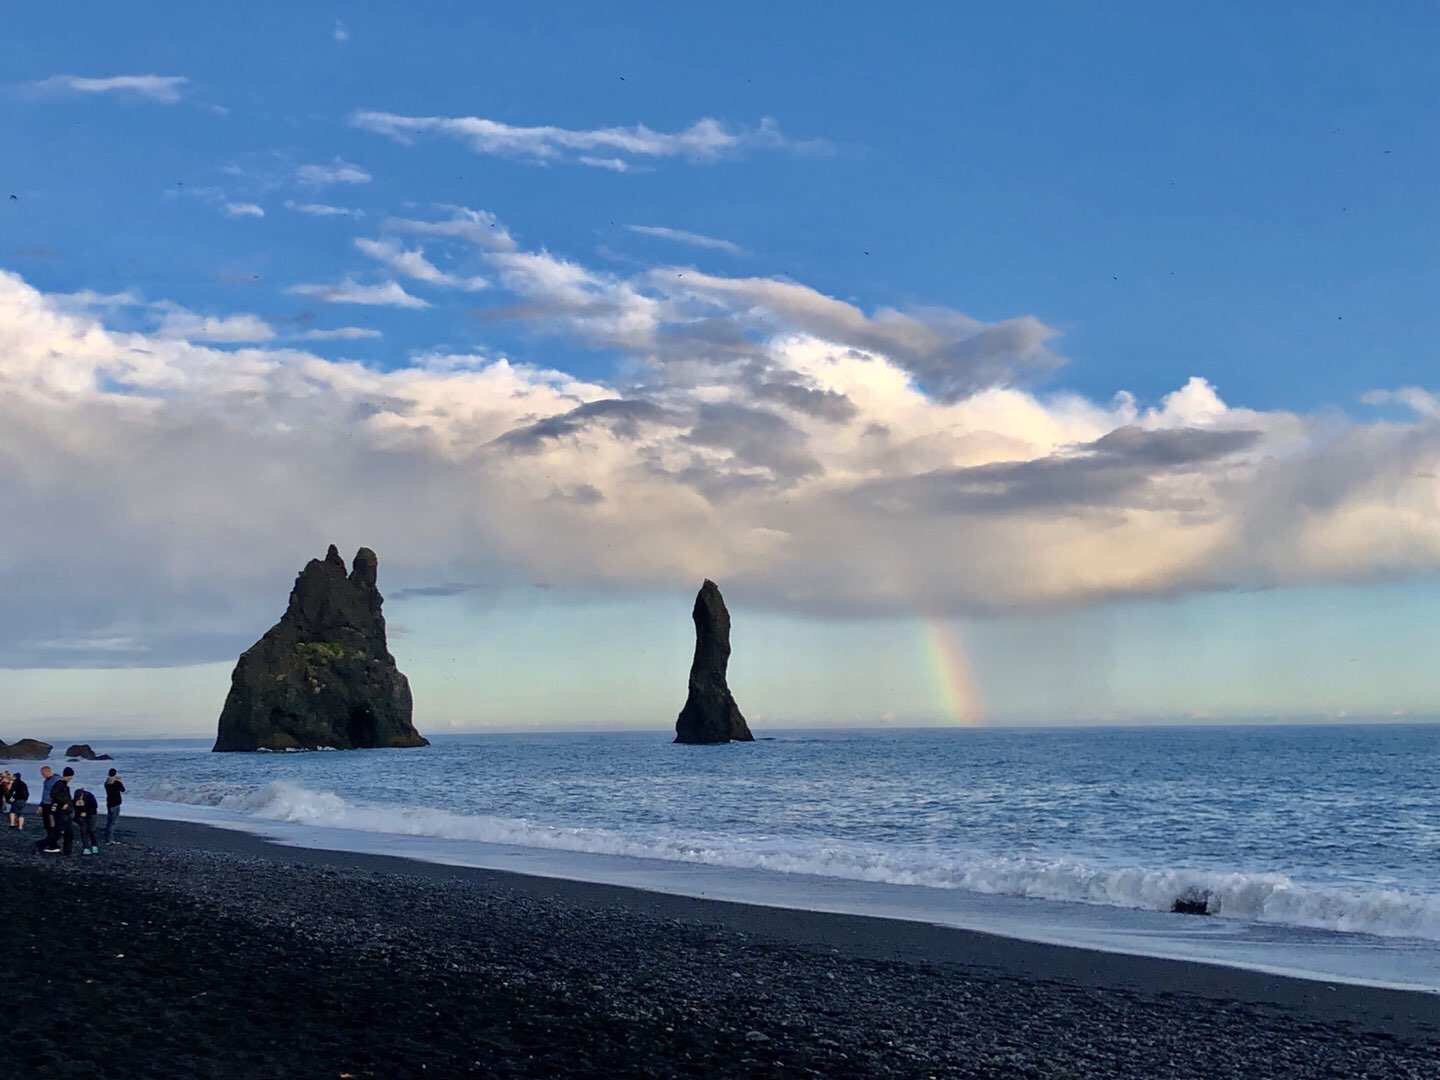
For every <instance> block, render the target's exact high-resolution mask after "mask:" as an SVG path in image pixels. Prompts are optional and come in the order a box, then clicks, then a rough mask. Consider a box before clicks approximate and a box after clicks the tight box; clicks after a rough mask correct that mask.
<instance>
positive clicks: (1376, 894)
mask: <svg viewBox="0 0 1440 1080" xmlns="http://www.w3.org/2000/svg"><path fill="white" fill-rule="evenodd" d="M144 794H145V796H146V797H147V798H150V799H157V800H161V801H166V802H172V803H182V804H189V805H200V806H211V807H217V808H220V809H223V810H227V811H231V812H234V813H239V814H242V815H246V816H250V817H254V818H257V819H261V820H268V821H282V822H290V823H293V824H298V825H311V826H323V827H326V828H333V829H350V830H357V831H362V832H370V833H383V834H389V835H401V836H421V837H432V838H436V839H445V840H460V841H475V842H481V843H487V844H509V845H516V846H520V847H531V848H546V849H551V850H560V851H573V852H583V853H590V854H601V855H619V856H629V857H634V858H644V859H664V860H671V861H679V862H689V863H699V864H704V865H707V866H725V867H733V868H736V869H745V870H768V871H774V872H779V873H791V874H811V875H817V876H822V877H833V878H843V879H848V880H854V881H867V882H880V883H886V884H891V885H923V886H929V887H931V888H940V889H963V890H968V891H970V892H976V893H986V894H991V895H1001V896H1016V897H1032V898H1037V899H1045V900H1062V901H1073V902H1078V903H1086V904H1103V905H1108V906H1111V907H1121V908H1132V909H1146V910H1151V911H1170V910H1171V908H1172V905H1173V904H1174V903H1175V900H1176V898H1177V897H1182V896H1189V897H1197V896H1198V897H1204V898H1205V899H1206V901H1207V903H1208V907H1209V911H1210V914H1212V915H1218V916H1220V917H1222V918H1231V919H1242V920H1248V921H1253V922H1262V923H1274V924H1278V925H1284V926H1296V927H1307V928H1313V929H1320V930H1335V931H1343V932H1348V933H1366V934H1376V935H1383V936H1387V937H1409V938H1427V939H1432V940H1440V897H1434V896H1426V895H1421V894H1417V893H1412V892H1406V891H1402V890H1398V889H1383V888H1344V887H1339V886H1327V885H1311V884H1306V883H1302V882H1297V881H1295V880H1293V879H1292V878H1290V877H1289V876H1287V875H1285V874H1282V873H1274V872H1270V873H1266V872H1244V871H1235V872H1221V871H1214V870H1200V869H1183V868H1153V867H1141V866H1110V865H1092V864H1087V863H1085V862H1081V861H1078V860H1075V859H1070V858H1063V857H1061V858H1040V857H1032V856H1026V857H1013V856H1002V855H994V854H987V853H979V852H966V851H960V850H954V849H941V848H936V847H928V846H927V847H918V846H917V847H912V848H908V849H907V848H905V847H903V846H886V847H881V846H878V845H871V844H859V843H853V842H850V841H844V840H825V841H819V840H814V839H802V838H798V837H789V838H747V837H741V836H730V835H726V836H718V835H707V834H704V833H700V832H689V833H681V832H678V831H662V830H656V829H647V830H640V829H635V830H632V831H625V832H622V831H618V830H613V829H604V828H585V827H564V826H557V825H546V824H541V823H537V822H533V821H528V820H526V819H524V818H502V817H493V816H481V815H463V814H455V813H450V812H447V811H444V810H433V809H425V808H422V807H382V806H378V805H372V804H365V803H355V802H350V801H347V800H346V799H344V798H341V797H340V796H339V795H336V794H335V793H334V792H330V791H314V790H311V789H309V788H305V787H302V786H300V785H298V784H294V783H291V782H288V781H284V780H277V781H273V782H271V783H269V784H266V785H265V786H264V787H261V788H258V789H253V790H249V791H243V792H236V791H234V790H233V788H229V787H228V786H214V787H206V786H205V785H199V786H194V785H186V786H184V787H181V786H175V785H168V784H155V785H150V787H149V790H148V791H146V792H145V793H144Z"/></svg>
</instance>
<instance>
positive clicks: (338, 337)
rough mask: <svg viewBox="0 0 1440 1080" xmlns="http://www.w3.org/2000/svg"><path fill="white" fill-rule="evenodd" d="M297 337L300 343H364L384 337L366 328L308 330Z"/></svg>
mask: <svg viewBox="0 0 1440 1080" xmlns="http://www.w3.org/2000/svg"><path fill="white" fill-rule="evenodd" d="M295 336H296V338H297V339H298V340H300V341H364V340H366V339H373V338H378V337H383V336H384V335H382V334H381V333H380V331H379V330H372V329H370V328H369V327H364V326H337V327H335V328H334V329H332V330H306V331H305V332H304V333H303V334H296V335H295Z"/></svg>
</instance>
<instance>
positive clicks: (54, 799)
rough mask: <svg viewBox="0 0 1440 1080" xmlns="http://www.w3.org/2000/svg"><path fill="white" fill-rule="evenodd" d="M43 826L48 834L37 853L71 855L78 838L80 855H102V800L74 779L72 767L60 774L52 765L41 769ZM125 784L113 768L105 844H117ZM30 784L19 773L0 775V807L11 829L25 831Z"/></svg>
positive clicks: (107, 787)
mask: <svg viewBox="0 0 1440 1080" xmlns="http://www.w3.org/2000/svg"><path fill="white" fill-rule="evenodd" d="M40 785H41V786H40V824H41V826H42V827H43V828H44V830H45V835H44V836H42V837H41V838H40V839H39V840H37V841H36V842H35V850H36V851H37V852H40V853H42V854H45V855H70V854H73V852H74V847H75V837H76V834H77V833H78V834H79V837H80V854H81V855H99V854H100V840H99V838H98V837H97V836H96V834H95V826H96V823H97V819H98V818H99V815H100V804H99V800H98V799H96V798H95V795H94V793H93V792H91V791H90V790H89V789H87V788H86V787H84V785H82V784H81V783H80V782H79V781H77V780H76V779H75V770H74V769H72V768H70V766H68V765H67V766H65V768H64V769H63V770H62V771H61V772H60V773H59V774H58V775H57V774H56V772H55V770H54V769H52V768H50V766H49V765H42V766H40ZM124 797H125V782H124V781H123V780H121V779H120V774H119V773H118V772H117V771H116V770H115V769H111V770H110V773H109V775H107V776H106V777H105V843H107V844H112V843H114V842H115V822H116V821H118V820H119V818H120V805H121V803H123V802H124ZM29 803H30V785H29V784H27V783H26V782H25V778H24V776H22V775H21V774H20V773H19V772H13V773H12V772H9V771H5V772H0V808H3V809H4V810H5V811H6V812H7V813H8V814H9V822H8V824H9V826H10V828H12V829H22V830H23V829H24V828H25V814H26V811H27V810H28V809H29Z"/></svg>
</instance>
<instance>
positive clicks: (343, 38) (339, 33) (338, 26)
mask: <svg viewBox="0 0 1440 1080" xmlns="http://www.w3.org/2000/svg"><path fill="white" fill-rule="evenodd" d="M332 36H333V37H334V38H335V40H336V41H338V42H340V43H341V44H344V43H345V42H347V41H349V40H350V30H349V28H347V27H346V25H345V24H344V23H343V22H341V21H340V20H339V19H336V20H335V30H334V32H333V34H332Z"/></svg>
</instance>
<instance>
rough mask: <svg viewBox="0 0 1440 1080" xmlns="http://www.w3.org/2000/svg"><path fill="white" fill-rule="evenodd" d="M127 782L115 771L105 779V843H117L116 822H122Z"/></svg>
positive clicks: (111, 771)
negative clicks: (121, 814)
mask: <svg viewBox="0 0 1440 1080" xmlns="http://www.w3.org/2000/svg"><path fill="white" fill-rule="evenodd" d="M124 794H125V781H123V780H121V779H120V774H119V773H118V772H116V771H115V770H114V769H111V770H110V775H109V776H107V777H105V843H107V844H113V843H114V842H115V840H114V836H115V822H117V821H119V820H120V804H121V803H122V802H124V801H125V800H124V798H123V796H124Z"/></svg>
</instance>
